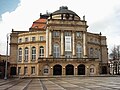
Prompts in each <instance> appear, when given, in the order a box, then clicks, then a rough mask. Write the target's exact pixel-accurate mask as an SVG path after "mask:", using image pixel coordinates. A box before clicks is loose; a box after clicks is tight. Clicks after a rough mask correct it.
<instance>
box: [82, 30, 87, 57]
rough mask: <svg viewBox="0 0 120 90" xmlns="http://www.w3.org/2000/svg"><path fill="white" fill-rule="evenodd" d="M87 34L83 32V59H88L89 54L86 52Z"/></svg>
mask: <svg viewBox="0 0 120 90" xmlns="http://www.w3.org/2000/svg"><path fill="white" fill-rule="evenodd" d="M86 49H87V48H86V32H83V57H84V58H87V52H86Z"/></svg>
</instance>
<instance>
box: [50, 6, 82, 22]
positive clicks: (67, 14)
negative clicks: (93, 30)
mask: <svg viewBox="0 0 120 90" xmlns="http://www.w3.org/2000/svg"><path fill="white" fill-rule="evenodd" d="M50 19H62V20H63V19H64V20H80V17H79V16H78V15H77V14H76V13H75V12H73V11H71V10H68V7H67V6H62V7H60V8H59V10H57V11H55V12H53V13H51V14H50Z"/></svg>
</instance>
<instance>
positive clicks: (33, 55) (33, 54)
mask: <svg viewBox="0 0 120 90" xmlns="http://www.w3.org/2000/svg"><path fill="white" fill-rule="evenodd" d="M35 59H36V48H35V47H32V60H35Z"/></svg>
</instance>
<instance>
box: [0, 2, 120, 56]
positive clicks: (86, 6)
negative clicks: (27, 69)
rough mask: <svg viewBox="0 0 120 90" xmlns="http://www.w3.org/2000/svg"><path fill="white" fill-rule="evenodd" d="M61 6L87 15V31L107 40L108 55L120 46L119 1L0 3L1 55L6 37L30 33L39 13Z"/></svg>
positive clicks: (51, 10) (54, 9) (3, 51)
mask: <svg viewBox="0 0 120 90" xmlns="http://www.w3.org/2000/svg"><path fill="white" fill-rule="evenodd" d="M60 6H68V9H70V10H72V11H74V12H75V13H77V14H78V15H79V16H80V17H81V18H82V17H83V16H84V15H85V17H86V21H87V24H88V26H89V27H88V32H92V33H100V32H101V33H102V35H104V36H106V37H107V44H108V49H109V52H110V51H111V48H112V47H113V46H114V45H120V40H119V39H120V32H119V28H120V0H0V54H6V34H7V33H10V32H11V30H12V28H13V29H14V30H16V31H17V30H21V31H24V30H25V31H26V30H29V28H30V27H31V25H32V23H33V21H35V20H37V19H38V18H39V16H40V13H43V14H45V13H46V12H47V11H48V12H54V11H56V10H58V9H59V7H60Z"/></svg>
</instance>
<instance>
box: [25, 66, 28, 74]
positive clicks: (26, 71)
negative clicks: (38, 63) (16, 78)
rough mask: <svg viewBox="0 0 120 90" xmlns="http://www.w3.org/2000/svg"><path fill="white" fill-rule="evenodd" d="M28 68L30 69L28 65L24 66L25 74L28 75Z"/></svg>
mask: <svg viewBox="0 0 120 90" xmlns="http://www.w3.org/2000/svg"><path fill="white" fill-rule="evenodd" d="M27 69H28V68H27V67H24V75H27V73H28V70H27Z"/></svg>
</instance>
